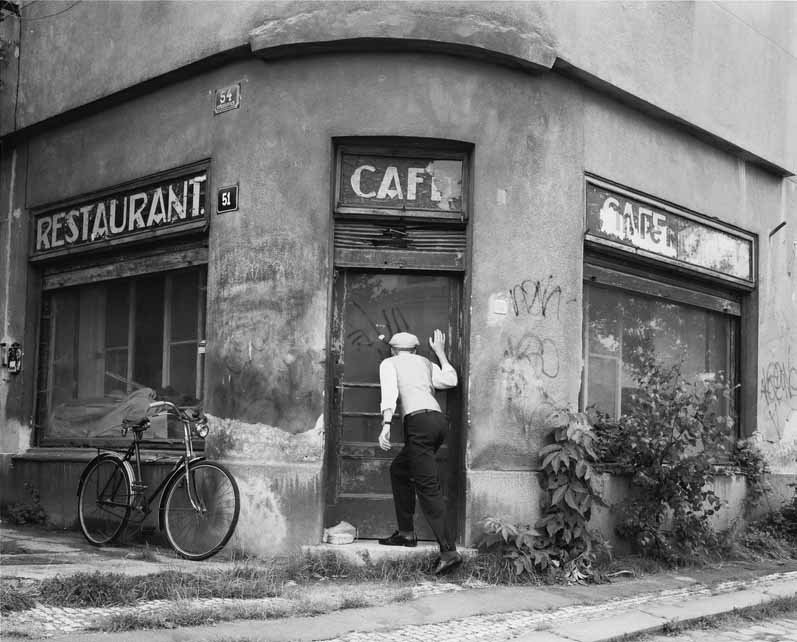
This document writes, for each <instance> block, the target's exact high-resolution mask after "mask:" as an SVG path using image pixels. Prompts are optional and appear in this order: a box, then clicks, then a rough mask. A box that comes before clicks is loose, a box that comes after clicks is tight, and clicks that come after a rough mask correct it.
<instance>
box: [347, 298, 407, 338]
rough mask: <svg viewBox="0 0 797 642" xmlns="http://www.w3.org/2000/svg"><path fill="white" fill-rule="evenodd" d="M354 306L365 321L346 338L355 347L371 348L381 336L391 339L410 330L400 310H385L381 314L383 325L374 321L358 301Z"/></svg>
mask: <svg viewBox="0 0 797 642" xmlns="http://www.w3.org/2000/svg"><path fill="white" fill-rule="evenodd" d="M352 305H353V306H354V308H355V309H356V310H357V311H358V312H360V314H361V315H362V317H363V319H364V325H361V326H359V327H357V328H355V329H354V330H352V331H351V332H349V333H348V334H347V335H346V338H347V339H348V340H349V341H350V342H351V345H353V346H368V347H370V346H372V345H374V343H375V342H376V341H377V340H378V336H379V335H380V334H383V335H385V336H386V337H391V336H392V335H394V334H395V333H396V332H406V331H408V330H409V327H410V324H409V323H408V322H407V319H406V318H405V317H404V313H403V312H402V311H401V309H400V308H396V307H394V308H391V309H390V310H384V309H383V310H382V311H381V312H380V313H379V315H381V317H382V319H383V320H384V323H381V322H380V321H377V320H375V319H372V318H371V316H370V315H369V314H368V312H366V310H365V308H363V306H361V305H360V304H359V303H357V302H356V301H353V302H352ZM379 315H378V316H379Z"/></svg>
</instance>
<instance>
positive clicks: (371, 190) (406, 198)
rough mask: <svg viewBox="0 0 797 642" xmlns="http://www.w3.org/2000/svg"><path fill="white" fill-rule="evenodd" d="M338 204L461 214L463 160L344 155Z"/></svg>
mask: <svg viewBox="0 0 797 642" xmlns="http://www.w3.org/2000/svg"><path fill="white" fill-rule="evenodd" d="M337 205H338V208H353V209H369V210H370V209H372V208H376V209H390V210H405V211H407V210H409V211H412V210H420V211H426V212H428V211H434V212H451V213H461V212H462V210H463V203H462V160H457V159H433V158H422V157H414V158H413V157H409V156H408V157H400V156H379V155H373V154H357V153H347V152H344V153H342V154H341V157H340V163H339V179H338V198H337Z"/></svg>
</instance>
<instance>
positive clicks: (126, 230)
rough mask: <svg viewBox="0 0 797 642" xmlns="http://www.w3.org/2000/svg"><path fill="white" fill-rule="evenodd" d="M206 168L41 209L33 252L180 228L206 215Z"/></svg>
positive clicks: (51, 250)
mask: <svg viewBox="0 0 797 642" xmlns="http://www.w3.org/2000/svg"><path fill="white" fill-rule="evenodd" d="M206 184H207V172H205V171H204V170H203V171H201V172H196V173H193V174H189V175H186V176H182V177H179V178H175V179H171V180H168V181H164V182H162V183H158V184H155V185H151V186H147V187H144V188H141V189H136V190H132V191H130V192H126V193H122V194H118V195H112V196H108V197H105V198H102V199H97V200H93V201H87V202H85V203H82V204H77V205H73V206H70V207H68V208H65V209H63V210H56V211H51V212H45V213H43V214H39V215H38V216H37V217H36V219H35V224H34V249H33V253H34V255H40V254H46V253H48V252H54V251H57V250H64V249H68V248H72V247H76V246H90V245H91V244H92V243H99V242H101V241H108V240H112V239H116V238H122V237H126V236H131V235H134V234H136V233H140V232H146V231H150V230H156V229H162V228H169V231H175V232H176V231H179V228H180V227H182V226H184V225H186V224H188V223H192V222H195V221H200V220H202V219H204V218H205V195H206Z"/></svg>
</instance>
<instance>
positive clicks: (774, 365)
mask: <svg viewBox="0 0 797 642" xmlns="http://www.w3.org/2000/svg"><path fill="white" fill-rule="evenodd" d="M760 385H761V396H762V397H763V399H764V403H765V404H766V410H767V414H768V415H769V418H770V419H771V420H772V423H773V424H774V425H775V428H776V429H777V430H778V433H780V431H781V428H782V426H781V424H782V423H783V422H782V420H781V415H782V414H783V411H784V410H785V411H787V412H786V414H789V412H790V411H791V410H794V400H795V399H797V366H795V365H792V362H791V347H790V348H789V349H788V350H787V352H786V360H785V361H770V362H769V363H768V364H767V365H766V367H765V368H763V369H762V370H761V384H760ZM783 406H785V408H782V407H783Z"/></svg>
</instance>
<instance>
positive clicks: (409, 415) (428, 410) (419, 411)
mask: <svg viewBox="0 0 797 642" xmlns="http://www.w3.org/2000/svg"><path fill="white" fill-rule="evenodd" d="M427 412H440V411H439V410H432V409H431V408H426V409H424V410H413V411H412V412H408V413H407V414H406V415H404V419H406V418H407V417H414V416H415V415H422V414H424V413H427Z"/></svg>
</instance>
